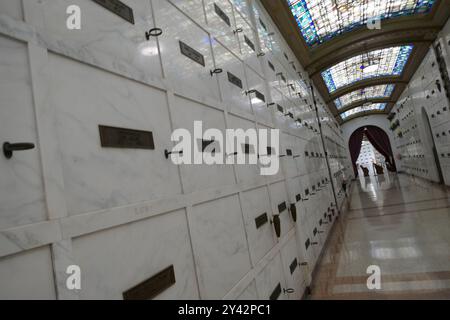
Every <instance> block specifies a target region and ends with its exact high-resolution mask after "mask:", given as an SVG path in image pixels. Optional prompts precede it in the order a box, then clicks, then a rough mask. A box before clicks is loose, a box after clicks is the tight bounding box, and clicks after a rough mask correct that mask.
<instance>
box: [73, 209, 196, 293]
mask: <svg viewBox="0 0 450 320" xmlns="http://www.w3.org/2000/svg"><path fill="white" fill-rule="evenodd" d="M72 246H73V255H74V258H75V261H77V263H79V265H80V267H81V272H82V275H83V277H82V284H81V286H82V290H81V292H80V297H81V298H82V299H113V300H116V299H122V298H123V296H122V294H123V292H124V291H127V290H128V289H130V288H132V287H134V286H135V285H137V284H139V283H141V282H143V281H145V280H146V279H148V278H150V277H152V276H153V275H155V274H157V273H158V272H160V271H162V270H164V269H165V268H167V267H169V266H171V265H173V266H174V271H175V279H176V283H175V284H174V285H173V286H171V287H170V288H168V289H167V290H165V291H164V292H162V293H161V294H160V295H158V296H157V297H155V299H198V297H199V296H198V292H197V284H196V278H195V271H194V262H193V261H194V260H193V256H192V250H191V247H190V241H189V232H188V227H187V220H186V215H185V211H184V210H180V211H175V212H171V213H168V214H164V215H161V216H157V217H153V218H150V219H147V220H141V221H137V222H134V223H131V224H127V225H123V226H120V227H116V228H113V229H109V230H106V231H102V232H98V233H93V234H90V235H87V236H83V237H80V238H76V239H74V240H73V244H72Z"/></svg>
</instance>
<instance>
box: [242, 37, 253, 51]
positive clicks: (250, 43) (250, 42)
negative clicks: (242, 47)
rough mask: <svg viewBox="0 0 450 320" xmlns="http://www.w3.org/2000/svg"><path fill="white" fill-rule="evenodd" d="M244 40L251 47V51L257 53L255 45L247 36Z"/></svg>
mask: <svg viewBox="0 0 450 320" xmlns="http://www.w3.org/2000/svg"><path fill="white" fill-rule="evenodd" d="M244 40H245V43H246V44H247V45H248V46H249V47H250V49H252V50H253V51H255V45H254V44H253V42H252V41H251V40H250V39H249V38H248V37H247V36H246V35H244Z"/></svg>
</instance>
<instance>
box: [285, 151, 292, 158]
mask: <svg viewBox="0 0 450 320" xmlns="http://www.w3.org/2000/svg"><path fill="white" fill-rule="evenodd" d="M286 154H287V155H288V156H290V157H291V156H292V150H291V149H286Z"/></svg>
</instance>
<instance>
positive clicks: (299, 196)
mask: <svg viewBox="0 0 450 320" xmlns="http://www.w3.org/2000/svg"><path fill="white" fill-rule="evenodd" d="M295 200H297V202H299V201H300V200H302V196H301V195H300V194H298V195H296V196H295Z"/></svg>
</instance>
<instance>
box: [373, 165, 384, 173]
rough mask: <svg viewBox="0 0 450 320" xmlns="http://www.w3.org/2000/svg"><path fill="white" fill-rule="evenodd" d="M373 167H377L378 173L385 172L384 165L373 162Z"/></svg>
mask: <svg viewBox="0 0 450 320" xmlns="http://www.w3.org/2000/svg"><path fill="white" fill-rule="evenodd" d="M373 167H374V168H375V172H376V173H377V174H378V175H382V174H384V170H383V167H382V166H380V165H378V164H376V163H374V164H373Z"/></svg>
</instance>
